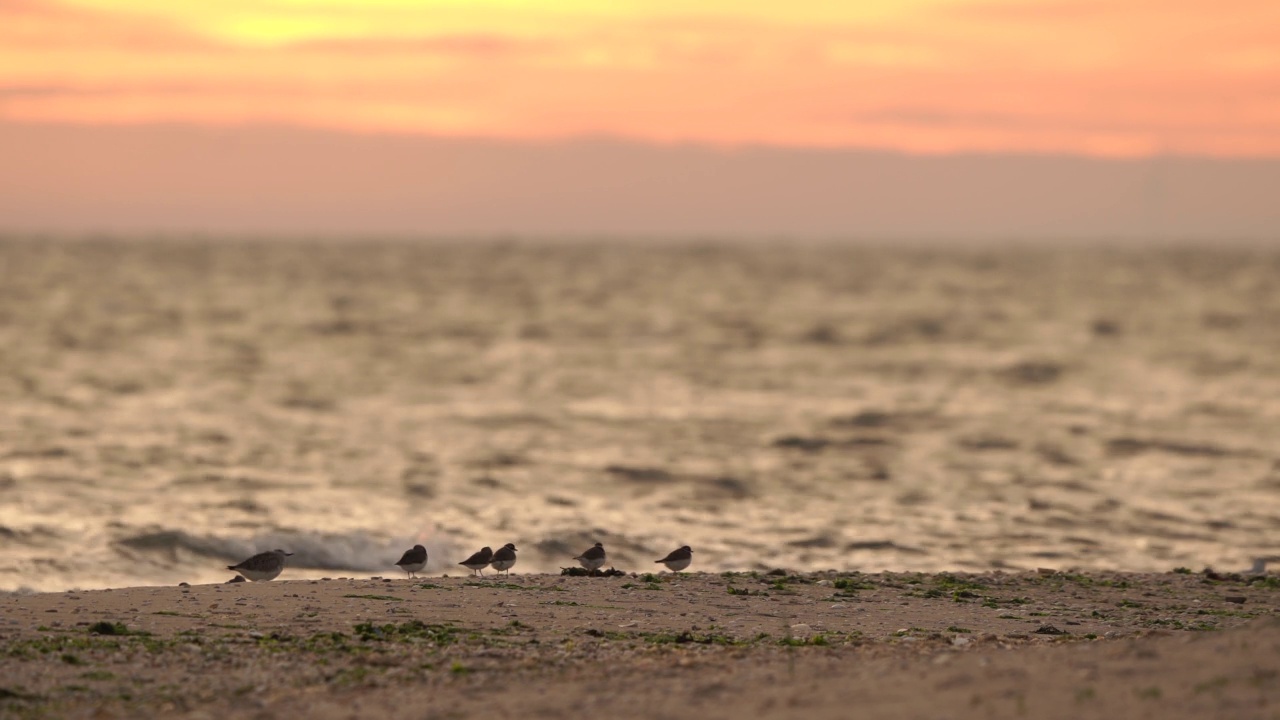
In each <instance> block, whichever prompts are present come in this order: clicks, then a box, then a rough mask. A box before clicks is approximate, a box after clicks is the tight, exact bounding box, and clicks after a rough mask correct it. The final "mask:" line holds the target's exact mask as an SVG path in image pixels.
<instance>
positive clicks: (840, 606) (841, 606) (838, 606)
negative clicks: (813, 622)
mask: <svg viewBox="0 0 1280 720" xmlns="http://www.w3.org/2000/svg"><path fill="white" fill-rule="evenodd" d="M831 609H832V610H843V609H844V603H836V604H835V605H832V606H831Z"/></svg>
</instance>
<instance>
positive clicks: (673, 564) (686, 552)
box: [654, 545, 693, 572]
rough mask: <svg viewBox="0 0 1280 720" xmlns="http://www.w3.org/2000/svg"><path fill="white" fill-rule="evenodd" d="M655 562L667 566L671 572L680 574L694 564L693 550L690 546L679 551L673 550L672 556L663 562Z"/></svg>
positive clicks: (668, 556)
mask: <svg viewBox="0 0 1280 720" xmlns="http://www.w3.org/2000/svg"><path fill="white" fill-rule="evenodd" d="M654 562H656V563H662V564H663V565H666V566H667V569H668V570H670V571H671V572H680V571H681V570H683V569H685V568H687V567H689V563H691V562H693V550H692V549H691V548H690V547H689V546H688V545H685V546H684V547H682V548H680V549H679V550H672V551H671V554H670V555H667V556H666V557H664V558H662V559H661V560H654Z"/></svg>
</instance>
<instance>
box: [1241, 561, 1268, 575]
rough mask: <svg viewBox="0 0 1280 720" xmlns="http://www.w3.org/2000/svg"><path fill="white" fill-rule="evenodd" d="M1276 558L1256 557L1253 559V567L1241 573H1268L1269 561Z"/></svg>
mask: <svg viewBox="0 0 1280 720" xmlns="http://www.w3.org/2000/svg"><path fill="white" fill-rule="evenodd" d="M1274 559H1275V558H1270V557H1256V558H1254V559H1253V567H1251V568H1249V569H1248V570H1244V571H1242V572H1241V573H1240V574H1241V575H1266V574H1267V561H1268V560H1274Z"/></svg>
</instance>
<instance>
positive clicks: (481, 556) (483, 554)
mask: <svg viewBox="0 0 1280 720" xmlns="http://www.w3.org/2000/svg"><path fill="white" fill-rule="evenodd" d="M492 561H493V550H490V549H489V546H488V545H486V546H484V547H482V548H480V552H478V553H476V554H475V555H472V556H471V557H469V558H467V559H466V560H463V561H462V562H460V563H458V564H459V565H461V566H462V567H464V568H466V569H468V570H470V571H472V572H477V573H480V576H481V577H484V569H485V568H486V567H488V566H489V563H490V562H492Z"/></svg>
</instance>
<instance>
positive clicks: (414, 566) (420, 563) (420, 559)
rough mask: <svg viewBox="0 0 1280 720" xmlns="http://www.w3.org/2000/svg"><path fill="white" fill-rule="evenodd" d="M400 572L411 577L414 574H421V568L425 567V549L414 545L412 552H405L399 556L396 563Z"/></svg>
mask: <svg viewBox="0 0 1280 720" xmlns="http://www.w3.org/2000/svg"><path fill="white" fill-rule="evenodd" d="M396 565H398V566H399V567H400V569H401V570H403V571H405V572H406V573H408V574H409V577H413V576H414V573H419V572H422V568H424V567H426V566H427V549H426V548H424V547H422V546H421V545H414V546H413V549H412V550H405V551H404V555H401V556H400V561H399V562H397V563H396Z"/></svg>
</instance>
